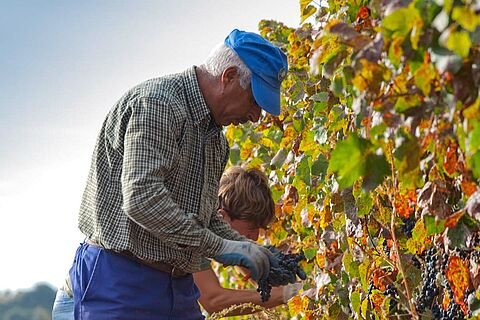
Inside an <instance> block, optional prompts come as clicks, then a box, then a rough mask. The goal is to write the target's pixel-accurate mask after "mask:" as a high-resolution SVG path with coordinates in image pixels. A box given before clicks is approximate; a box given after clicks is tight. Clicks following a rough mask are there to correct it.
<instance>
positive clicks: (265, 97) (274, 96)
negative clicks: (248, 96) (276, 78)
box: [252, 73, 280, 116]
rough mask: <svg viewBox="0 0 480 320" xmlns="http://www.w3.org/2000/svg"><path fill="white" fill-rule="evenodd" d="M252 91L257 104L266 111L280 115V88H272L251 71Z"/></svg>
mask: <svg viewBox="0 0 480 320" xmlns="http://www.w3.org/2000/svg"><path fill="white" fill-rule="evenodd" d="M252 93H253V97H254V98H255V101H256V102H257V104H258V105H259V106H260V107H261V108H262V109H263V110H265V111H267V112H268V113H270V114H272V115H274V116H278V115H280V88H274V87H272V86H271V85H269V84H268V83H267V82H266V81H264V80H263V79H262V78H260V77H259V76H257V75H256V74H255V73H252Z"/></svg>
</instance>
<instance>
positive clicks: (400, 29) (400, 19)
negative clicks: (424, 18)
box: [382, 7, 419, 37]
mask: <svg viewBox="0 0 480 320" xmlns="http://www.w3.org/2000/svg"><path fill="white" fill-rule="evenodd" d="M418 18H419V13H418V10H417V9H415V8H414V7H408V8H400V9H397V10H395V11H393V12H392V13H391V14H390V15H388V16H386V17H385V18H384V19H383V21H382V25H383V27H384V28H385V29H387V30H389V31H391V32H393V33H394V37H399V36H406V35H407V34H408V33H409V32H410V30H412V27H413V25H414V23H415V21H416V20H417V19H418Z"/></svg>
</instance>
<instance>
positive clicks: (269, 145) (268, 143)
mask: <svg viewBox="0 0 480 320" xmlns="http://www.w3.org/2000/svg"><path fill="white" fill-rule="evenodd" d="M259 143H260V144H261V145H264V146H265V147H267V148H273V147H274V146H275V143H274V142H273V141H272V140H271V139H269V138H265V137H263V138H262V139H260V141H259Z"/></svg>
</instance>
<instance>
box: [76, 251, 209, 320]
mask: <svg viewBox="0 0 480 320" xmlns="http://www.w3.org/2000/svg"><path fill="white" fill-rule="evenodd" d="M70 279H71V281H72V289H73V296H74V303H75V306H74V315H75V319H77V320H98V319H109V320H132V319H139V320H176V319H188V320H197V319H198V320H200V319H205V317H204V316H203V315H202V313H201V311H200V307H199V305H198V302H197V300H198V297H199V296H200V292H199V290H198V288H197V286H196V285H195V283H194V281H193V276H192V275H191V274H188V275H185V276H183V277H173V276H171V275H170V274H169V273H166V272H162V271H158V270H156V269H153V268H150V267H148V266H145V265H143V264H141V263H140V262H138V261H135V260H132V259H130V258H127V257H125V256H122V255H119V254H117V253H114V252H111V251H107V250H104V249H102V248H98V247H96V246H92V245H89V244H86V243H83V244H81V245H80V246H79V248H78V249H77V253H76V255H75V260H74V263H73V266H72V268H71V269H70Z"/></svg>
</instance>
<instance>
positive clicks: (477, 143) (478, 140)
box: [468, 120, 480, 153]
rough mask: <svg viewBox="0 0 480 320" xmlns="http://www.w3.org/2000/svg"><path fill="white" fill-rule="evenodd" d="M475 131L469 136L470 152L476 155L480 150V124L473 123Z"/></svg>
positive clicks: (477, 122)
mask: <svg viewBox="0 0 480 320" xmlns="http://www.w3.org/2000/svg"><path fill="white" fill-rule="evenodd" d="M472 125H473V130H472V131H471V132H470V134H469V138H468V141H469V146H470V152H472V153H474V152H476V151H477V150H479V149H480V122H479V121H476V120H475V121H472Z"/></svg>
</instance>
